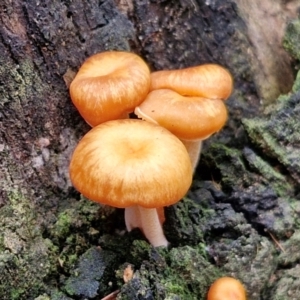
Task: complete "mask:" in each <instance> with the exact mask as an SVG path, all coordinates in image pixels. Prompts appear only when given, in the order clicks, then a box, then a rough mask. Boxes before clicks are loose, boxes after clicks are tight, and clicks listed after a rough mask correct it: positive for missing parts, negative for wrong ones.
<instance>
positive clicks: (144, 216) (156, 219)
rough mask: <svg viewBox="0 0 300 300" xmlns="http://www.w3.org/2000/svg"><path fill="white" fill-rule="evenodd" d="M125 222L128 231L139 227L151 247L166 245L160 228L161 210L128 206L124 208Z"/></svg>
mask: <svg viewBox="0 0 300 300" xmlns="http://www.w3.org/2000/svg"><path fill="white" fill-rule="evenodd" d="M125 224H126V228H127V230H128V231H131V230H132V229H133V228H137V227H138V228H140V229H141V230H142V232H143V233H144V235H145V237H146V238H147V239H148V241H149V242H150V244H151V245H152V246H153V247H159V246H165V247H167V246H168V244H169V243H168V241H167V239H166V237H165V235H164V232H163V228H162V215H161V211H158V209H156V208H144V207H141V206H137V205H136V206H130V207H126V208H125Z"/></svg>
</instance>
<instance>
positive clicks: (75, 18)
mask: <svg viewBox="0 0 300 300" xmlns="http://www.w3.org/2000/svg"><path fill="white" fill-rule="evenodd" d="M256 2H257V3H256ZM283 2H284V3H283ZM253 3H254V4H253V5H250V6H248V4H247V1H240V0H236V1H222V0H215V1H204V0H190V1H175V0H171V1H166V0H161V1H159V0H157V1H154V0H151V1H150V0H143V1H132V0H115V1H113V0H108V1H102V0H97V1H96V0H92V1H88V0H73V1H70V0H63V1H46V0H41V1H40V0H27V1H21V0H16V1H9V0H2V1H1V4H0V91H1V98H0V271H1V272H0V298H1V299H3V300H5V299H9V300H11V299H35V298H36V299H72V298H73V297H75V298H76V299H80V297H85V298H88V299H92V298H95V295H96V293H98V294H99V296H97V297H102V296H104V295H106V294H108V293H110V292H112V291H114V290H116V289H120V294H119V296H118V299H134V298H133V297H137V296H138V295H140V297H144V298H143V299H204V298H205V292H206V290H207V288H208V286H209V284H210V283H211V282H212V281H213V280H214V279H216V278H217V277H218V276H220V275H222V274H227V275H231V276H237V277H238V278H240V279H241V280H242V281H243V282H244V283H245V286H246V287H247V289H248V292H249V295H250V297H251V299H260V297H262V298H263V297H265V298H263V299H270V298H272V299H282V298H280V297H281V295H282V293H284V291H285V288H286V282H287V281H288V280H289V279H290V278H296V277H295V276H294V275H293V274H294V272H296V271H297V269H296V266H295V265H296V263H297V262H298V260H299V259H298V258H297V254H296V253H295V251H296V252H297V253H298V252H299V251H298V250H297V249H298V248H297V243H296V242H297V240H298V235H299V234H298V233H299V222H298V221H297V219H298V215H299V211H300V207H299V203H298V198H299V196H298V193H299V178H300V174H299V161H298V156H297V155H296V154H295V153H297V152H298V151H299V149H298V148H297V147H298V142H297V141H299V139H298V135H297V134H298V130H296V129H297V128H298V120H299V116H298V110H299V109H298V103H299V101H298V99H299V88H298V87H299V86H300V83H299V80H297V81H296V84H295V85H294V88H293V93H292V94H291V95H286V96H284V97H280V98H279V100H276V99H277V96H279V94H280V93H286V92H288V91H290V89H291V87H292V82H293V80H294V69H293V67H294V66H297V64H296V63H297V61H296V60H297V59H298V60H299V57H300V56H299V53H300V51H299V49H298V48H297V47H298V44H297V39H295V36H297V34H298V35H299V30H298V27H299V26H298V25H297V24H298V23H299V21H294V23H291V25H289V27H288V32H290V35H289V36H287V37H286V38H285V46H286V47H288V48H289V50H290V51H291V53H292V54H293V57H294V58H292V57H291V56H289V54H288V53H287V52H285V51H284V49H283V48H282V45H281V38H282V35H283V32H284V28H285V25H286V24H287V22H289V19H290V18H292V17H295V16H296V14H295V11H296V9H297V5H298V6H299V4H297V1H279V0H278V1H271V0H270V1H262V2H261V1H253ZM274 3H275V4H276V5H273V4H274ZM270 4H272V5H273V6H270ZM262 12H264V14H262ZM262 15H263V16H265V17H266V18H263V17H262ZM266 19H267V20H269V21H270V22H273V23H272V24H277V25H278V28H280V30H278V31H276V30H274V31H272V32H271V33H270V32H269V31H267V29H266V28H265V27H266V26H265V25H264V24H265V22H266ZM297 22H298V23H297ZM268 24H269V23H268ZM265 33H267V36H264V34H265ZM270 34H271V35H270ZM257 36H258V37H259V39H258V40H256V39H255V37H257ZM105 50H126V51H133V52H135V53H137V54H139V55H141V56H142V57H143V58H144V59H145V60H146V61H147V63H148V64H149V66H150V68H151V69H152V70H159V69H175V68H183V67H188V66H193V65H197V64H201V63H207V62H214V63H219V64H221V65H223V66H225V67H227V68H228V69H229V70H230V71H231V73H232V74H233V77H234V80H235V92H234V93H233V95H232V97H231V98H230V99H229V101H228V107H229V115H230V119H229V121H228V123H227V126H226V128H225V129H224V131H223V132H222V133H220V134H219V135H218V136H217V137H215V138H214V139H212V140H211V142H210V143H209V144H208V143H206V146H205V148H204V154H203V157H202V159H201V162H200V165H199V167H198V169H197V172H196V174H195V182H194V184H193V187H192V189H191V191H190V192H189V194H188V198H186V199H184V200H183V201H182V202H180V203H179V204H177V205H175V206H174V207H170V208H168V209H167V210H166V218H167V220H166V224H165V231H166V234H167V236H168V239H169V240H170V241H171V244H172V248H171V249H170V250H169V251H167V250H161V251H160V250H154V249H152V248H151V247H149V245H148V244H147V243H145V242H144V241H142V240H143V237H142V235H141V234H140V232H138V231H133V232H132V233H131V234H130V235H129V234H125V235H124V231H125V225H124V221H123V219H122V218H123V212H122V211H119V210H114V209H112V208H109V207H102V206H99V205H98V204H95V203H91V202H90V201H88V200H87V199H84V198H82V197H81V196H80V195H79V194H78V193H77V192H76V191H75V190H74V189H73V188H72V186H71V183H70V180H69V176H68V164H69V159H70V155H71V153H72V151H73V149H74V147H75V145H76V143H77V141H78V140H79V139H80V137H81V136H82V135H83V134H84V133H85V132H87V131H88V130H89V127H88V125H86V124H85V123H84V122H83V120H82V119H81V117H80V116H79V114H78V113H77V111H76V110H75V108H74V107H73V105H72V104H71V101H70V98H69V94H68V84H69V83H70V80H71V79H72V77H73V76H74V73H75V72H76V71H77V70H78V68H79V66H80V65H81V63H82V62H83V61H84V59H85V58H87V57H88V56H90V55H92V54H94V53H96V52H101V51H105ZM293 59H295V60H293ZM278 61H279V62H280V64H277V62H278ZM292 63H293V64H292ZM271 102H276V103H277V102H278V105H276V106H272V107H269V108H268V111H269V113H270V114H269V115H268V116H267V117H264V115H263V110H264V108H265V105H266V104H267V103H271ZM253 117H257V118H256V119H254V120H253V119H251V118H253ZM258 117H259V118H258ZM291 236H292V238H291V239H289V238H290V237H291ZM272 238H274V240H276V239H280V242H279V243H281V244H282V247H283V248H284V249H285V251H286V252H287V253H289V254H290V255H286V256H285V255H284V254H283V253H282V254H280V256H279V260H278V248H276V247H277V246H276V243H274V240H273V239H272ZM276 241H277V240H276ZM95 246H101V247H102V250H101V249H99V248H95ZM295 249H296V250H295ZM91 253H92V254H93V255H90V254H91ZM112 258H113V267H112V266H111V261H112ZM87 259H90V260H91V261H93V260H94V261H95V262H96V263H97V264H99V265H101V266H103V269H101V272H100V273H101V274H100V275H101V276H100V275H99V274H98V273H97V272H96V273H97V274H96V275H95V276H94V277H93V276H92V277H91V278H89V277H85V280H90V282H89V284H90V287H91V288H89V289H84V288H81V287H80V286H78V283H80V281H78V280H77V281H76V280H75V277H78V274H86V273H85V272H86V270H84V268H85V267H86V268H88V267H89V266H91V265H89V264H86V265H85V264H84V263H83V262H84V261H86V260H87ZM126 262H128V263H131V264H133V265H135V268H136V273H135V280H134V281H132V282H129V283H126V284H125V285H123V284H124V282H123V280H122V276H121V275H120V276H118V275H117V276H116V275H115V272H114V269H118V272H117V274H121V273H122V266H123V264H124V263H126ZM282 267H284V268H285V270H283V271H281V268H282ZM287 267H288V268H289V269H287ZM203 270H207V272H203ZM82 276H83V275H82ZM272 276H275V277H276V281H275V283H272V282H271V281H270V278H271V277H272ZM293 276H294V277H293ZM100 277H101V278H100ZM272 278H274V277H272ZM296 279H297V278H296ZM296 279H295V280H296ZM74 282H76V285H75V284H73V285H72V291H71V288H70V286H71V284H70V283H74ZM83 282H86V281H83ZM197 286H199V289H197ZM294 286H295V288H294V290H295V291H297V289H299V287H298V286H297V285H294ZM135 287H138V288H137V289H136V290H137V291H138V292H137V294H136V295H135V296H133V294H132V293H133V292H132V291H133V290H134V288H135ZM76 289H77V290H76ZM91 291H92V292H91ZM88 293H90V294H88ZM141 295H142V296H141ZM274 295H276V297H277V298H276V297H275V296H274ZM273 296H274V297H273ZM268 297H269V298H268Z"/></svg>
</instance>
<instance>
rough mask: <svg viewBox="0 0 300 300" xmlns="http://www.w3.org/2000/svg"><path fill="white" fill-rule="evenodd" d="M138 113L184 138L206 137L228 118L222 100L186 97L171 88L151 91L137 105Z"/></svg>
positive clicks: (196, 138)
mask: <svg viewBox="0 0 300 300" xmlns="http://www.w3.org/2000/svg"><path fill="white" fill-rule="evenodd" d="M135 114H136V115H137V116H138V117H139V118H142V119H144V120H147V121H150V122H152V123H157V124H159V125H160V126H162V127H164V128H167V129H168V130H169V131H171V132H172V133H173V134H175V135H176V136H177V137H178V138H180V139H183V140H201V139H205V138H207V137H208V136H210V135H211V134H213V133H215V132H217V131H219V130H220V129H221V128H222V127H223V126H224V124H225V122H226V120H227V109H226V106H225V104H224V102H223V101H222V100H220V99H207V98H200V97H184V96H181V95H179V94H178V93H176V92H174V91H172V90H168V89H162V90H154V91H152V92H150V93H149V94H148V96H147V97H146V99H145V100H144V101H143V102H142V103H141V104H140V105H139V106H138V107H136V109H135Z"/></svg>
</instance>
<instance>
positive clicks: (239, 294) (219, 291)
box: [207, 277, 247, 300]
mask: <svg viewBox="0 0 300 300" xmlns="http://www.w3.org/2000/svg"><path fill="white" fill-rule="evenodd" d="M246 299H247V296H246V290H245V288H244V286H243V285H242V283H241V282H240V281H239V280H237V279H235V278H232V277H221V278H219V279H217V280H216V281H215V282H214V283H213V284H212V285H211V287H210V289H209V291H208V294H207V300H246Z"/></svg>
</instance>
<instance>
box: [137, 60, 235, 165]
mask: <svg viewBox="0 0 300 300" xmlns="http://www.w3.org/2000/svg"><path fill="white" fill-rule="evenodd" d="M232 87H233V80H232V76H231V75H230V73H229V72H228V71H227V70H226V69H224V68H222V67H221V66H219V65H215V64H205V65H201V66H196V67H190V68H186V69H181V70H173V71H158V72H153V73H152V74H151V86H150V90H151V92H150V93H149V94H148V96H147V97H146V99H145V100H144V101H143V102H142V103H141V104H140V105H139V106H137V107H136V108H135V114H136V115H137V116H138V117H140V118H142V119H144V120H147V121H150V122H152V123H156V124H159V125H161V126H163V127H165V128H167V129H168V130H169V131H171V132H172V133H173V134H175V135H176V136H177V137H178V138H180V139H181V141H182V142H183V143H184V145H185V146H186V149H187V151H188V153H189V155H190V158H191V161H192V165H193V169H195V168H196V166H197V163H198V160H199V156H200V152H201V146H202V140H204V139H207V138H208V137H210V136H211V135H212V134H213V133H215V132H218V131H219V130H220V129H221V128H222V127H223V126H224V124H225V122H226V120H227V109H226V106H225V104H224V100H226V99H227V98H228V97H229V96H230V94H231V92H232Z"/></svg>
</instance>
